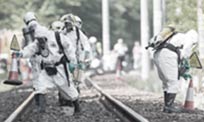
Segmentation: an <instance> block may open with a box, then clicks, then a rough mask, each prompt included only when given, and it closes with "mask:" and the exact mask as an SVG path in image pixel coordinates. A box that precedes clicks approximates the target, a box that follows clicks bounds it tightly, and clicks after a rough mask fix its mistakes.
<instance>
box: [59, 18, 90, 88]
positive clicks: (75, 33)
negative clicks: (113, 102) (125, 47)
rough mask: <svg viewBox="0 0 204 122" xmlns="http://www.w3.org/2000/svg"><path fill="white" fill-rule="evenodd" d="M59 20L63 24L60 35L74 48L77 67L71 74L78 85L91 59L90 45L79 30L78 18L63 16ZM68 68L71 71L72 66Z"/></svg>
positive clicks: (80, 22)
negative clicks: (67, 39)
mask: <svg viewBox="0 0 204 122" xmlns="http://www.w3.org/2000/svg"><path fill="white" fill-rule="evenodd" d="M60 20H61V21H62V22H63V23H64V27H63V30H62V33H63V34H65V35H66V36H67V37H69V38H70V40H71V42H72V43H73V45H74V48H76V52H75V54H76V57H77V66H74V67H75V69H73V70H72V71H71V72H72V74H73V78H74V81H75V82H76V84H78V83H80V82H81V81H82V77H83V74H84V70H85V67H86V65H89V64H90V62H91V60H92V58H93V53H92V49H91V45H90V43H89V41H88V38H87V36H86V35H85V34H84V33H83V31H82V30H81V29H82V21H81V19H80V18H79V17H78V16H76V15H73V14H66V15H63V16H62V17H61V18H60ZM69 67H70V69H72V68H71V67H73V66H71V65H69ZM76 87H77V88H78V89H79V87H78V85H76Z"/></svg>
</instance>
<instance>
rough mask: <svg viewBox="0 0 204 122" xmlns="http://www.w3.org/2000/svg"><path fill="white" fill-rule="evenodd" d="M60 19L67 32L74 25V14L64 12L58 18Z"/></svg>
mask: <svg viewBox="0 0 204 122" xmlns="http://www.w3.org/2000/svg"><path fill="white" fill-rule="evenodd" d="M60 21H61V22H63V23H64V27H65V28H66V31H67V32H69V31H71V30H72V29H73V27H74V15H73V14H66V15H63V16H62V17H61V18H60Z"/></svg>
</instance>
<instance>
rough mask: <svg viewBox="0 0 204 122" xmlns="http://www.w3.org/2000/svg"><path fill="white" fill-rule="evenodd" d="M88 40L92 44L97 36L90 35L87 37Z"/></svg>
mask: <svg viewBox="0 0 204 122" xmlns="http://www.w3.org/2000/svg"><path fill="white" fill-rule="evenodd" d="M89 42H90V43H92V44H94V43H96V42H97V38H96V37H95V36H91V37H90V38H89Z"/></svg>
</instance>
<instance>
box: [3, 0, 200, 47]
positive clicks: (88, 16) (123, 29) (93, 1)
mask: <svg viewBox="0 0 204 122" xmlns="http://www.w3.org/2000/svg"><path fill="white" fill-rule="evenodd" d="M165 1H166V4H165V6H166V12H165V15H166V16H165V23H166V24H168V23H174V24H175V25H176V27H177V29H178V30H179V31H182V32H185V31H187V30H188V29H191V28H194V29H196V28H197V13H196V12H197V11H196V7H197V1H196V0H165ZM109 3H110V4H109V6H110V34H111V36H110V37H111V47H113V44H114V43H116V41H117V39H118V38H123V39H124V40H125V42H126V43H127V44H128V46H129V47H130V48H129V49H132V47H133V43H134V41H135V40H140V0H109ZM148 6H149V22H150V35H152V23H153V21H152V16H153V15H152V14H153V4H152V0H149V5H148ZM27 11H33V12H35V13H36V15H37V17H38V19H39V21H40V23H42V24H43V25H46V26H47V27H49V25H50V24H51V23H52V22H53V21H55V20H57V19H59V18H60V16H62V15H63V14H67V13H73V14H76V15H78V16H80V17H81V19H82V20H83V29H84V30H85V31H86V33H87V35H88V36H92V35H93V36H96V37H97V38H98V39H99V40H100V41H101V38H102V22H101V20H102V14H101V0H0V30H1V29H4V28H6V29H15V30H21V29H22V28H23V26H24V23H23V15H24V14H25V13H26V12H27ZM166 24H165V25H166Z"/></svg>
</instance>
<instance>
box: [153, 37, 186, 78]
mask: <svg viewBox="0 0 204 122" xmlns="http://www.w3.org/2000/svg"><path fill="white" fill-rule="evenodd" d="M175 34H176V33H173V34H172V35H171V36H170V37H168V38H167V39H166V40H165V41H164V42H163V43H162V44H161V45H159V46H158V48H157V49H156V51H159V50H161V49H163V48H167V49H169V50H171V51H173V52H175V53H176V54H177V55H178V60H177V61H178V65H180V63H181V52H180V49H182V48H183V45H182V46H174V45H173V44H170V43H168V42H167V41H168V40H170V39H171V38H172V37H173V36H174V35H175ZM178 68H179V67H178ZM178 74H179V75H178V79H179V77H180V75H181V74H180V69H179V70H178Z"/></svg>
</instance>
